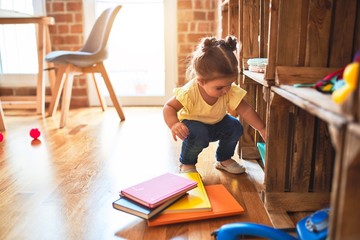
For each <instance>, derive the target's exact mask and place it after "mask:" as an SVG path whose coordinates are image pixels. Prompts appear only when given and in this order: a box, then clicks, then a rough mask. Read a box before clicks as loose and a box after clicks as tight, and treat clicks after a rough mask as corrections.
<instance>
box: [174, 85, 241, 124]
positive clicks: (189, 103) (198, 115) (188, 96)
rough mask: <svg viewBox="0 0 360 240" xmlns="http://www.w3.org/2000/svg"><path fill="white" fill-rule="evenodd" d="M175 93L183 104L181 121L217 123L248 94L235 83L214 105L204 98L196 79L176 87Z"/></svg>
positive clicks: (180, 114)
mask: <svg viewBox="0 0 360 240" xmlns="http://www.w3.org/2000/svg"><path fill="white" fill-rule="evenodd" d="M174 94H175V97H176V99H177V100H178V101H179V102H180V103H181V104H182V105H183V108H182V109H181V110H180V111H179V112H178V118H179V120H180V121H182V120H184V119H187V120H195V121H199V122H202V123H206V124H215V123H218V122H220V121H221V120H222V119H223V118H224V116H225V115H226V114H227V110H228V109H231V110H235V109H236V108H237V106H238V105H239V104H240V102H241V100H242V99H243V98H244V96H245V95H246V91H245V90H244V89H242V88H240V87H239V86H237V85H236V84H234V83H233V84H232V85H231V88H230V90H229V91H228V92H227V93H226V94H225V95H224V96H221V97H219V99H218V100H217V101H216V103H215V104H214V105H209V104H207V103H206V102H205V101H204V99H203V98H202V96H201V94H200V91H199V86H198V84H197V81H196V79H193V80H191V81H189V82H188V83H187V84H185V85H184V86H183V87H180V88H175V89H174Z"/></svg>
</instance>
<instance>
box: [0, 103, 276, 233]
mask: <svg viewBox="0 0 360 240" xmlns="http://www.w3.org/2000/svg"><path fill="white" fill-rule="evenodd" d="M124 112H125V115H126V118H127V119H126V121H124V122H121V123H120V121H119V118H118V116H117V114H116V111H115V109H113V108H108V110H107V111H106V112H104V113H103V112H101V110H100V108H84V109H75V110H71V111H70V115H69V118H68V123H67V126H66V127H65V128H63V129H59V128H58V124H59V115H60V114H59V113H58V114H57V115H56V116H55V117H53V118H42V117H40V116H37V115H35V114H30V115H29V114H27V113H24V114H23V113H22V112H20V113H19V112H15V113H14V112H11V111H5V121H6V125H7V131H6V132H5V133H4V135H5V139H4V141H3V142H1V143H0V239H52V240H55V239H62V240H63V239H194V240H195V239H196V240H198V239H211V238H212V237H211V236H210V234H211V232H212V231H214V230H216V229H217V228H219V227H221V226H222V225H223V224H226V223H233V222H245V221H246V222H255V223H262V224H266V225H269V226H271V223H270V220H269V218H268V216H267V214H266V211H265V209H264V207H263V205H262V202H261V200H260V197H259V193H258V192H257V190H256V188H255V185H259V184H261V181H262V178H263V173H262V171H261V170H260V167H259V166H258V164H257V163H256V162H254V161H245V163H246V165H247V168H248V170H249V171H248V173H247V174H242V175H239V176H236V175H231V174H228V173H225V172H222V171H219V170H216V169H215V168H214V167H213V163H214V160H215V158H214V154H215V148H216V143H212V144H211V145H210V147H208V148H207V149H205V150H204V151H203V152H202V153H201V155H200V160H199V164H198V170H199V172H200V174H201V175H202V177H203V181H204V183H205V185H209V184H218V183H222V184H224V185H225V187H226V188H227V189H228V190H229V191H230V192H231V193H232V194H233V195H234V196H235V197H236V199H237V200H238V201H239V203H240V204H241V205H242V206H243V207H244V209H245V213H244V214H242V215H239V216H234V217H227V218H219V219H212V220H207V221H197V222H189V223H184V224H174V225H168V226H163V227H151V228H150V227H147V225H146V221H144V220H142V219H141V218H138V217H135V216H132V215H129V214H126V213H123V212H120V211H117V210H115V209H113V208H112V202H113V201H114V200H116V199H117V198H118V193H119V190H120V189H122V188H124V187H126V186H130V185H132V184H135V183H138V182H139V181H142V180H145V179H148V178H150V177H154V176H157V175H159V174H162V173H164V172H174V173H177V172H178V165H179V162H178V156H179V152H180V147H181V142H180V141H178V142H175V141H174V140H173V139H172V136H171V135H170V131H169V130H168V128H167V126H166V125H165V123H164V121H163V118H162V108H160V107H125V108H124ZM31 128H38V129H39V130H40V131H41V136H40V138H39V141H37V142H36V141H32V139H31V137H30V136H29V131H30V129H31Z"/></svg>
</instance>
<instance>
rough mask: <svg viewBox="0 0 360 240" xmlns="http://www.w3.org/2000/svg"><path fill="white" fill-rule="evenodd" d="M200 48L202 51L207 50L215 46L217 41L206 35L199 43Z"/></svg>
mask: <svg viewBox="0 0 360 240" xmlns="http://www.w3.org/2000/svg"><path fill="white" fill-rule="evenodd" d="M201 45H202V46H201V48H202V51H203V52H207V51H208V50H209V49H210V48H212V47H215V46H217V45H218V41H217V40H216V38H215V37H207V38H204V39H203V42H202V44H201Z"/></svg>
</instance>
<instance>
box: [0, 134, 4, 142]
mask: <svg viewBox="0 0 360 240" xmlns="http://www.w3.org/2000/svg"><path fill="white" fill-rule="evenodd" d="M3 140H4V135H3V134H2V133H1V132H0V142H2V141H3Z"/></svg>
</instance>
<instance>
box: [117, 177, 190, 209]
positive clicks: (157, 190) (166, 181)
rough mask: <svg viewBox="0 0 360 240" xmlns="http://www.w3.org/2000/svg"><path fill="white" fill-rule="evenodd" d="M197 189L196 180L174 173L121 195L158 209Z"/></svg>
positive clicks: (122, 191)
mask: <svg viewBox="0 0 360 240" xmlns="http://www.w3.org/2000/svg"><path fill="white" fill-rule="evenodd" d="M196 187H197V182H196V181H194V180H190V179H188V178H185V177H181V176H179V175H176V174H172V173H165V174H162V175H160V176H157V177H154V178H151V179H148V180H146V181H143V182H141V183H139V184H136V185H134V186H132V187H129V188H126V189H123V190H121V192H120V195H123V196H125V197H127V198H129V199H131V200H133V201H135V202H137V203H140V204H142V205H143V206H145V207H148V208H156V207H157V206H159V205H161V204H162V203H164V202H166V201H167V200H168V199H169V198H172V197H175V196H181V195H183V194H184V193H186V192H188V191H189V190H191V189H193V188H196Z"/></svg>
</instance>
